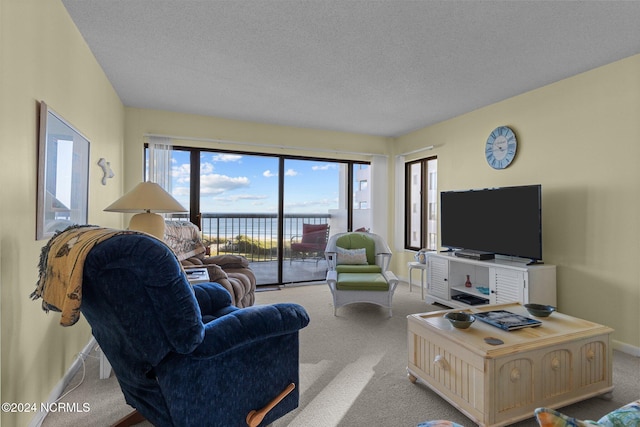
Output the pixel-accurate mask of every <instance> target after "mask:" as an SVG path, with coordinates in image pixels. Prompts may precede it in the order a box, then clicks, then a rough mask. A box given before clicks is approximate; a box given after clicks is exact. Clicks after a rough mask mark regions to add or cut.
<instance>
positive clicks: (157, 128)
mask: <svg viewBox="0 0 640 427" xmlns="http://www.w3.org/2000/svg"><path fill="white" fill-rule="evenodd" d="M0 7H1V8H0V23H1V25H0V28H1V31H2V33H1V34H2V51H1V57H0V63H1V64H2V81H1V82H0V84H1V86H0V90H1V93H2V101H1V105H2V107H1V108H2V110H0V123H1V125H0V128H1V129H3V130H5V132H4V133H3V136H2V152H3V158H4V159H5V164H4V167H3V168H2V171H1V172H0V173H1V174H2V178H3V180H2V181H3V182H5V185H4V186H3V189H2V194H3V200H5V202H4V206H5V207H4V208H3V209H2V221H1V222H0V224H1V225H0V226H1V227H2V228H1V246H0V253H1V259H2V261H1V276H0V281H1V283H0V287H1V292H2V293H1V298H0V301H1V304H2V318H1V331H0V332H1V336H2V351H1V354H0V357H1V366H2V371H1V377H2V388H1V391H2V400H3V402H33V401H35V402H44V401H46V400H47V398H48V396H49V395H50V393H51V392H52V390H53V389H54V388H55V387H56V385H57V384H58V382H59V381H60V379H61V378H62V377H63V376H64V375H65V372H66V371H67V369H69V366H70V364H71V363H72V362H73V360H74V359H75V357H76V355H77V353H78V352H79V351H80V350H81V349H82V348H83V347H84V346H85V345H86V344H87V342H88V341H89V339H90V337H91V330H90V328H89V326H88V324H86V322H79V323H78V324H77V325H75V326H74V327H73V328H62V327H61V326H60V325H59V324H58V320H59V319H58V316H57V315H55V313H49V314H48V315H46V314H44V313H43V312H42V310H41V307H40V304H39V303H37V302H33V301H31V300H30V299H29V298H28V296H29V294H30V293H31V292H32V291H33V289H34V286H35V283H36V280H37V274H38V271H37V264H38V257H39V253H40V249H41V248H42V246H43V245H44V243H45V241H42V240H35V229H34V228H35V227H34V224H35V222H36V221H35V213H36V197H35V194H36V176H37V144H36V141H37V135H38V127H37V124H38V102H39V101H41V100H44V101H46V102H47V103H48V104H49V105H51V106H52V107H53V108H54V109H55V110H56V111H57V112H59V113H60V114H62V115H63V116H64V117H65V118H67V120H69V121H70V122H71V123H72V124H73V125H74V126H75V127H77V128H78V129H80V130H81V131H82V132H83V134H85V135H86V136H87V137H88V138H89V140H90V141H91V159H90V160H91V161H90V165H91V167H90V170H89V181H90V196H89V212H88V213H89V215H88V217H89V223H92V224H99V225H103V226H108V227H116V228H123V227H126V220H127V218H125V216H121V215H118V214H113V213H109V212H104V211H103V209H104V207H106V206H107V205H108V204H109V203H111V202H112V201H114V200H116V199H117V198H118V197H120V196H121V195H122V194H123V193H124V192H125V191H126V190H128V189H130V188H132V187H133V186H134V185H135V184H136V183H137V182H139V181H140V180H141V177H142V171H143V167H144V162H143V142H144V137H145V135H146V134H148V133H159V134H167V135H183V136H189V137H191V138H194V139H197V138H203V139H211V138H215V139H219V140H225V141H257V142H260V143H262V144H264V145H272V146H273V147H274V148H273V150H281V148H279V147H282V146H284V147H289V148H288V151H289V152H290V153H292V154H296V153H299V149H300V148H302V149H305V150H310V151H306V152H313V151H312V150H313V148H314V147H318V146H322V147H323V148H324V149H325V150H326V149H331V150H335V151H336V156H345V157H348V156H350V155H349V154H347V153H343V154H340V153H341V152H345V151H348V152H357V153H370V154H371V155H381V156H387V157H388V158H389V159H395V157H396V156H397V155H399V154H402V153H410V152H412V151H414V150H419V149H423V148H425V147H427V146H431V145H433V146H434V148H433V149H432V150H430V151H429V152H428V153H429V155H437V157H438V186H439V188H440V189H441V190H443V189H467V188H480V187H497V186H504V185H521V184H533V183H539V184H541V185H542V187H543V210H544V219H543V228H544V261H545V263H548V264H553V265H556V266H557V283H558V286H557V288H558V306H559V308H560V309H561V310H562V311H563V312H565V313H567V314H570V315H572V316H576V317H581V318H585V319H588V320H591V321H594V322H597V323H601V324H604V325H607V326H609V327H611V328H613V329H614V330H615V333H614V335H613V340H614V348H616V349H617V350H621V351H624V352H625V353H629V354H632V355H635V356H640V331H639V328H638V325H640V312H639V311H638V309H637V307H638V303H640V276H639V275H638V271H637V270H636V269H635V267H634V263H635V262H636V260H637V259H638V258H639V256H640V246H639V245H638V240H639V238H640V227H639V224H638V215H637V210H638V209H639V208H640V200H639V198H640V170H639V168H638V167H637V165H636V163H637V159H638V158H640V144H638V143H637V142H638V140H639V139H640V126H639V125H638V117H640V79H638V75H640V55H638V54H636V55H633V56H630V57H628V58H625V59H621V60H619V61H615V62H613V63H610V64H607V65H604V66H599V67H597V68H594V69H592V70H590V71H587V72H584V73H581V74H578V75H575V76H572V77H568V78H566V79H563V80H560V81H557V82H555V83H551V84H548V85H546V86H543V87H540V88H537V89H533V90H530V91H527V92H525V93H522V94H520V95H517V96H514V97H512V98H509V99H505V100H502V101H499V102H495V103H492V104H490V105H486V106H484V107H482V108H478V109H476V110H474V111H471V112H468V113H466V114H462V115H460V116H457V117H454V118H451V119H448V120H444V121H442V122H439V123H437V124H434V125H431V126H428V127H424V128H422V129H419V130H416V131H413V132H410V133H407V134H404V135H402V136H399V137H396V138H390V137H383V136H372V135H365V134H359V133H347V132H338V131H327V130H316V129H308V128H296V127H290V126H278V125H270V124H263V123H255V122H245V121H239V120H229V119H222V118H217V117H209V116H200V115H190V114H184V113H173V112H168V111H160V110H150V109H139V108H129V107H126V106H124V105H123V103H122V101H121V100H120V98H119V97H118V95H117V93H116V92H115V90H114V89H113V87H112V85H111V83H110V82H109V80H108V79H107V77H106V75H105V73H104V71H103V70H102V69H101V67H100V65H99V64H98V62H97V61H96V59H95V58H94V56H93V55H92V53H91V51H90V50H89V48H88V46H87V44H86V42H85V41H84V40H83V38H82V37H81V35H80V33H79V32H78V30H77V28H76V27H75V25H74V23H73V21H72V20H71V18H70V16H69V14H68V13H67V11H66V9H65V7H64V5H63V4H62V2H60V1H57V0H56V1H50V2H49V1H47V2H43V1H39V0H23V1H15V0H1V3H0ZM62 65H64V66H62ZM500 125H509V126H511V127H512V128H513V129H514V130H515V131H516V132H517V134H518V136H519V147H518V154H517V157H516V159H515V161H514V163H513V165H511V166H510V167H509V168H507V169H505V170H501V171H495V170H493V169H491V168H490V167H489V166H488V165H487V163H486V160H485V158H484V143H485V141H486V138H487V136H488V135H489V133H490V132H491V131H492V130H493V129H494V128H495V127H497V126H500ZM199 144H202V145H205V144H206V142H201V143H199ZM232 146H233V144H232V143H228V145H227V147H232ZM216 147H219V148H225V146H224V144H222V145H216ZM347 147H348V148H347ZM607 150H608V151H607ZM325 155H326V153H325ZM412 156H413V157H412ZM420 156H424V152H421V153H416V154H413V155H407V156H406V160H411V159H413V158H419V157H420ZM100 158H107V159H109V160H110V161H111V167H112V169H113V172H114V175H115V176H114V178H113V179H111V180H110V181H109V184H108V185H105V186H103V185H100V180H101V178H102V170H101V169H100V168H99V167H98V166H97V162H98V160H99V159H100ZM388 166H389V174H388V175H389V182H388V188H387V189H386V190H387V193H388V194H389V200H390V203H389V206H388V208H387V210H386V216H387V220H386V224H387V230H386V232H387V235H388V240H389V242H395V241H396V239H397V238H398V230H397V228H396V224H402V222H403V221H402V220H401V215H402V214H401V213H400V214H399V213H398V210H397V208H396V202H394V200H396V199H394V197H397V194H396V192H395V189H396V188H397V187H396V185H397V182H396V178H395V176H396V175H395V169H394V168H395V163H394V162H393V161H389V165H388ZM399 215H400V216H399ZM401 232H402V231H400V233H401ZM413 256H414V253H413V252H410V251H402V250H396V251H395V254H394V259H393V261H392V262H393V264H392V267H391V269H392V270H393V271H396V272H398V275H399V276H404V275H406V265H407V262H408V261H412V260H413ZM32 417H33V414H28V413H24V414H10V413H3V414H2V418H1V421H2V424H3V425H7V426H11V425H27V424H28V423H29V421H30V420H31V419H32Z"/></svg>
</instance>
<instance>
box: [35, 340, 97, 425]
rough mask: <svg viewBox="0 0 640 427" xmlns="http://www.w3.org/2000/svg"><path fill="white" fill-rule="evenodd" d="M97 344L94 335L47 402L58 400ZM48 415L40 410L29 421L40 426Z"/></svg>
mask: <svg viewBox="0 0 640 427" xmlns="http://www.w3.org/2000/svg"><path fill="white" fill-rule="evenodd" d="M96 344H97V342H96V339H95V338H94V337H91V339H90V340H89V342H88V343H87V345H85V346H84V348H83V349H82V351H81V352H80V353H79V354H78V356H77V357H76V358H75V359H74V360H73V363H71V366H70V367H69V369H68V370H67V372H66V373H65V374H64V376H63V377H62V379H61V380H60V381H58V384H56V385H55V387H54V388H53V390H52V391H51V393H50V394H49V397H48V398H47V401H46V402H45V403H47V404H53V403H54V402H55V401H56V400H58V398H60V396H62V393H63V392H64V390H65V389H66V388H67V386H68V385H69V383H70V382H71V380H72V379H73V377H74V376H75V375H76V373H77V372H78V370H79V369H80V368H81V367H82V365H83V364H84V361H85V359H86V358H87V356H88V355H89V354H90V353H91V350H92V349H93V348H94V347H95V346H96ZM46 416H47V412H42V411H38V413H37V414H36V416H35V417H33V419H32V420H31V422H30V423H29V427H40V426H41V425H42V422H43V421H44V419H45V417H46Z"/></svg>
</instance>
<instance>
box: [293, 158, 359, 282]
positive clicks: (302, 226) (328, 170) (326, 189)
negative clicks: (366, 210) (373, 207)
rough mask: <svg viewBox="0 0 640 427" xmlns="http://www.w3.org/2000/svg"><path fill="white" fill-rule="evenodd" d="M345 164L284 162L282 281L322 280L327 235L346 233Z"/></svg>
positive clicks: (325, 161)
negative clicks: (283, 258) (283, 256)
mask: <svg viewBox="0 0 640 427" xmlns="http://www.w3.org/2000/svg"><path fill="white" fill-rule="evenodd" d="M347 170H348V167H347V165H346V164H343V163H337V162H332V161H328V160H307V159H284V167H283V176H284V180H283V181H284V186H283V193H282V195H283V199H284V203H283V218H284V241H285V258H286V259H285V260H284V261H285V263H284V265H283V269H282V273H283V282H284V283H294V282H306V281H318V280H324V279H325V277H326V272H327V263H326V261H325V257H324V249H325V246H326V244H327V239H328V237H329V234H335V233H340V232H344V231H347V224H348V221H347V212H348V204H347V200H348V199H347V191H346V188H347V187H346V185H345V184H346V176H347Z"/></svg>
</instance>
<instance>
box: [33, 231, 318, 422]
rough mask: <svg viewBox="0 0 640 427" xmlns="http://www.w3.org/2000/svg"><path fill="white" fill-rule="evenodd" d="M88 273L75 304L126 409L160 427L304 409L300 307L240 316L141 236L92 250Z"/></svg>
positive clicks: (211, 286)
mask: <svg viewBox="0 0 640 427" xmlns="http://www.w3.org/2000/svg"><path fill="white" fill-rule="evenodd" d="M98 231H99V230H98ZM64 238H65V236H64V233H62V234H61V235H60V236H58V237H54V239H64ZM81 238H82V236H81V237H80V240H81ZM78 241H79V240H78V238H77V237H73V238H70V239H69V247H71V245H74V244H76V243H77V242H78ZM63 247H66V246H63ZM71 250H72V251H73V248H72V249H71ZM52 251H53V249H52ZM56 251H57V252H58V253H62V252H64V253H62V255H63V256H67V257H69V255H68V253H69V250H68V249H65V250H64V251H62V252H61V251H60V250H58V249H56ZM49 259H51V256H50V257H49ZM76 261H77V260H71V259H69V260H68V261H67V262H66V263H65V265H69V263H70V262H76ZM83 268H84V271H83V273H82V284H81V296H79V295H77V292H76V296H75V297H74V298H72V301H71V302H72V303H79V309H80V312H81V313H82V314H83V315H84V317H85V318H86V319H87V321H88V322H89V324H90V325H91V327H92V330H93V335H94V336H95V338H96V340H97V342H98V343H99V345H100V347H101V348H102V351H104V353H105V355H106V356H107V358H108V360H109V362H110V363H111V365H112V367H113V370H114V372H115V375H116V377H117V379H118V382H119V384H120V387H121V389H122V391H123V393H124V396H125V399H126V401H127V403H128V404H129V405H131V406H132V407H134V408H135V409H136V410H137V411H138V412H139V413H141V414H142V415H143V416H144V417H145V418H146V419H147V420H149V421H150V422H151V423H152V424H153V425H154V426H157V427H163V426H198V427H200V426H221V427H229V426H243V425H244V426H246V425H247V424H248V425H251V426H257V425H267V424H269V423H271V422H273V421H274V420H275V419H277V418H279V417H281V416H283V415H284V414H286V413H287V412H289V411H291V410H293V409H294V408H296V407H297V406H298V400H299V395H298V387H297V386H298V369H299V361H298V351H299V342H298V331H299V330H300V329H301V328H304V327H305V326H306V325H307V324H308V322H309V318H308V315H307V313H306V311H305V310H304V308H302V307H301V306H299V305H296V304H288V303H281V304H273V305H268V306H254V307H248V308H243V309H238V308H237V307H234V306H233V305H232V304H231V297H230V294H229V292H228V291H227V290H225V289H224V288H223V287H222V286H220V285H218V284H216V283H203V284H198V285H194V286H191V285H190V284H189V282H188V280H187V278H186V275H185V273H184V271H183V269H182V267H181V266H180V264H179V262H178V260H177V259H176V257H175V255H174V253H173V252H172V251H171V250H170V249H169V248H168V247H167V246H166V245H165V244H164V243H163V242H160V241H159V240H157V239H155V238H153V237H151V236H148V235H144V234H131V233H129V234H116V235H114V236H112V237H110V238H107V239H105V240H103V241H100V242H99V243H97V244H93V243H91V249H90V250H89V252H88V254H87V255H86V257H85V259H84V265H83ZM41 271H42V272H41V276H42V275H47V274H48V273H47V272H48V271H50V268H49V267H47V266H45V267H44V268H42V269H41ZM45 294H46V293H45V292H44V289H43V286H40V287H39V288H38V290H37V291H36V292H34V296H35V297H38V296H41V295H45ZM78 298H81V302H79V301H77V300H78ZM43 299H44V300H45V303H44V304H45V305H44V306H45V308H52V307H53V305H52V303H51V302H50V301H51V299H46V296H43ZM65 304H66V303H65ZM58 305H59V304H58ZM62 311H63V313H64V310H62ZM71 312H72V313H73V312H74V310H71ZM78 315H79V314H78ZM76 317H77V316H76ZM270 408H272V409H271V410H269V409H270ZM265 413H266V414H265Z"/></svg>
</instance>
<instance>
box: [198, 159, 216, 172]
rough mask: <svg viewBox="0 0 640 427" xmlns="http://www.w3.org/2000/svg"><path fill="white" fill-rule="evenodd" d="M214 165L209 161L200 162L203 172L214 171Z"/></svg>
mask: <svg viewBox="0 0 640 427" xmlns="http://www.w3.org/2000/svg"><path fill="white" fill-rule="evenodd" d="M213 169H214V166H213V164H211V163H209V162H202V163H200V173H201V174H208V173H211V172H213Z"/></svg>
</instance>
